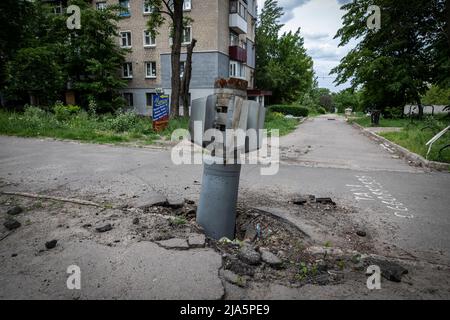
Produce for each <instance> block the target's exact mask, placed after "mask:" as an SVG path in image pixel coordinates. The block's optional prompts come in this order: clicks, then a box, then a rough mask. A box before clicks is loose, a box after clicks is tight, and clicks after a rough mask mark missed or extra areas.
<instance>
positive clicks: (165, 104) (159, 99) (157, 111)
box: [153, 93, 169, 121]
mask: <svg viewBox="0 0 450 320" xmlns="http://www.w3.org/2000/svg"><path fill="white" fill-rule="evenodd" d="M168 117H169V96H168V95H164V94H160V93H156V94H154V95H153V121H159V120H162V119H164V118H168Z"/></svg>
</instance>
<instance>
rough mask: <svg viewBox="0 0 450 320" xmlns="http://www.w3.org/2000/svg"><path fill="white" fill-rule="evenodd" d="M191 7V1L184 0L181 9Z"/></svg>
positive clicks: (189, 8) (187, 9)
mask: <svg viewBox="0 0 450 320" xmlns="http://www.w3.org/2000/svg"><path fill="white" fill-rule="evenodd" d="M191 9H192V1H191V0H184V2H183V10H184V11H189V10H191Z"/></svg>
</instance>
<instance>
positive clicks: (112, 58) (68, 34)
mask: <svg viewBox="0 0 450 320" xmlns="http://www.w3.org/2000/svg"><path fill="white" fill-rule="evenodd" d="M70 3H71V4H76V5H78V6H79V7H80V8H81V29H79V30H77V29H74V30H69V29H67V28H64V31H65V34H63V35H62V36H63V38H62V39H61V40H60V41H61V43H62V48H61V49H62V50H61V53H62V57H61V58H62V63H63V64H64V65H65V66H66V70H67V73H68V79H69V81H70V85H71V86H72V88H73V89H74V90H75V91H76V92H77V93H78V95H79V99H80V102H81V104H82V105H83V106H87V104H88V101H89V99H90V97H94V98H95V100H96V102H97V107H98V109H99V110H100V111H111V110H113V109H115V108H117V107H119V106H120V104H119V105H114V104H113V101H118V100H117V99H116V98H117V92H118V90H120V89H123V88H125V87H126V81H124V80H123V79H121V75H120V73H119V72H118V70H121V68H122V65H123V63H124V61H125V54H126V52H127V50H125V49H122V48H120V47H119V46H117V40H116V39H117V36H118V27H117V22H118V21H119V19H120V17H119V15H118V12H119V10H120V8H119V7H118V6H108V7H107V8H106V9H104V10H96V9H95V8H93V7H92V6H91V5H90V4H88V3H86V2H85V1H84V0H72V1H71V2H70ZM62 18H63V20H64V24H63V25H64V26H65V19H66V18H67V16H62ZM60 23H61V22H58V26H59V25H60ZM119 101H120V100H119Z"/></svg>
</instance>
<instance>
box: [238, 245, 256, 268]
mask: <svg viewBox="0 0 450 320" xmlns="http://www.w3.org/2000/svg"><path fill="white" fill-rule="evenodd" d="M238 258H239V259H240V260H241V261H242V262H244V263H246V264H249V265H251V266H254V265H258V264H260V263H261V255H260V254H259V253H258V252H257V251H256V250H255V249H254V248H253V247H252V246H250V245H248V244H244V245H243V246H242V248H241V249H240V250H239V253H238Z"/></svg>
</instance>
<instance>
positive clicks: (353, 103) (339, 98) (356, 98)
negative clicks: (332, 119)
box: [333, 89, 363, 113]
mask: <svg viewBox="0 0 450 320" xmlns="http://www.w3.org/2000/svg"><path fill="white" fill-rule="evenodd" d="M333 101H334V104H335V106H336V108H337V109H338V112H339V113H344V111H345V109H347V108H352V109H353V111H363V110H362V109H361V103H360V94H359V93H356V92H354V91H353V90H352V89H345V90H342V91H341V92H339V93H336V94H334V97H333Z"/></svg>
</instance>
